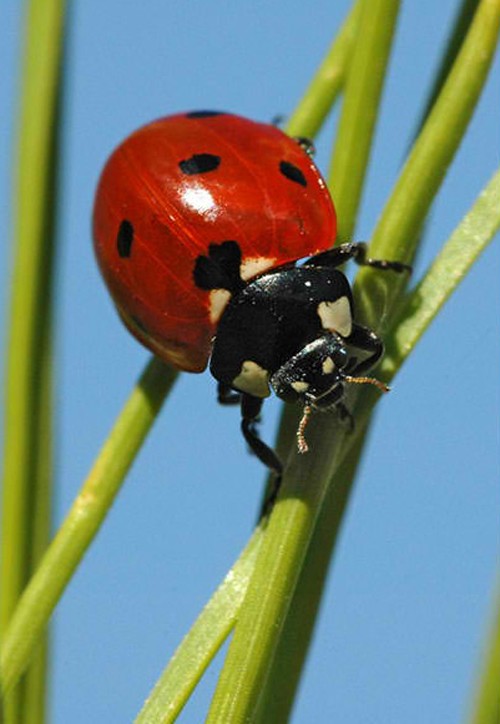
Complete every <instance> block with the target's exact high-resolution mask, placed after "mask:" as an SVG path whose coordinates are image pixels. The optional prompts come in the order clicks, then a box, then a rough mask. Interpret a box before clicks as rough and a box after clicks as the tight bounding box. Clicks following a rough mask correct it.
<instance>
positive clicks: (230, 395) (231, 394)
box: [217, 382, 241, 405]
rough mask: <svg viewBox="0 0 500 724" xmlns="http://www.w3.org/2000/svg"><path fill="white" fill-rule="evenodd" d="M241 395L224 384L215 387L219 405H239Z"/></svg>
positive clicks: (220, 383)
mask: <svg viewBox="0 0 500 724" xmlns="http://www.w3.org/2000/svg"><path fill="white" fill-rule="evenodd" d="M240 401H241V394H240V393H239V392H236V391H235V390H233V388H232V387H231V386H230V385H228V384H226V383H225V382H219V384H218V385H217V402H218V403H219V404H221V405H239V403H240Z"/></svg>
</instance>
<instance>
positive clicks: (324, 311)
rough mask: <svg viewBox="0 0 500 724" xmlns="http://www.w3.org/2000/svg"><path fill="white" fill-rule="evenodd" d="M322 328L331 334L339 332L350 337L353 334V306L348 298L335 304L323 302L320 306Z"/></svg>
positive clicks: (319, 313)
mask: <svg viewBox="0 0 500 724" xmlns="http://www.w3.org/2000/svg"><path fill="white" fill-rule="evenodd" d="M318 315H319V318H320V319H321V326H322V327H323V329H327V330H328V331H329V332H337V333H338V334H340V335H341V336H342V337H348V336H349V335H350V334H351V332H352V316H351V305H350V304H349V300H348V298H347V297H340V298H339V299H336V300H335V301H334V302H321V303H320V304H319V305H318Z"/></svg>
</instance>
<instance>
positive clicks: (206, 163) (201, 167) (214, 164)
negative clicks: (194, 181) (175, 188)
mask: <svg viewBox="0 0 500 724" xmlns="http://www.w3.org/2000/svg"><path fill="white" fill-rule="evenodd" d="M219 164H220V156H215V155H214V154H213V153H195V154H194V155H193V156H191V158H186V159H185V160H184V161H179V168H180V170H181V171H182V173H185V174H186V175H187V176H195V175H196V174H198V173H208V172H209V171H215V169H217V168H219Z"/></svg>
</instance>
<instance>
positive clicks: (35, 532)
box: [0, 0, 64, 724]
mask: <svg viewBox="0 0 500 724" xmlns="http://www.w3.org/2000/svg"><path fill="white" fill-rule="evenodd" d="M63 21H64V2H63V1H62V0H49V1H48V2H44V1H43V0H32V1H31V2H30V3H29V5H28V6H27V17H26V34H25V44H24V67H23V79H22V98H21V118H20V126H19V131H18V132H19V139H18V143H19V148H18V153H17V159H16V161H17V169H16V170H17V174H16V189H15V192H14V194H13V197H14V201H15V209H14V227H15V247H14V267H13V275H12V297H11V317H10V333H9V350H8V358H7V365H6V373H7V374H6V394H5V452H4V484H3V505H2V551H1V574H0V587H1V590H2V597H1V603H0V631H1V633H2V636H3V634H4V632H5V629H6V627H7V625H8V623H9V621H10V618H11V616H12V612H13V610H14V608H15V606H16V604H17V601H18V599H19V596H20V594H21V591H22V589H23V587H24V585H25V584H26V582H27V580H28V579H29V576H30V575H31V573H32V572H33V570H34V568H35V567H36V565H37V563H38V560H39V558H40V556H41V554H42V552H43V550H44V549H45V547H46V545H47V542H48V537H49V530H50V518H51V508H50V497H51V487H52V475H53V472H52V436H51V429H52V395H51V390H52V370H51V317H52V304H51V301H52V286H53V267H54V250H55V243H54V239H55V233H54V227H55V224H54V218H55V203H54V199H55V193H54V189H55V184H56V180H55V179H56V166H57V162H56V160H57V134H58V130H59V124H58V110H59V97H60V88H61V60H62V37H63ZM45 676H46V674H45V665H44V660H43V657H42V658H39V663H38V665H37V667H36V669H34V671H33V672H32V673H30V675H29V677H28V680H27V681H26V682H24V683H25V686H24V687H23V688H22V689H20V690H18V691H17V692H16V693H14V694H13V695H12V696H11V697H9V701H8V702H7V714H8V718H9V719H10V720H11V721H23V720H26V718H27V717H28V716H29V717H30V719H29V721H30V722H33V723H34V724H35V723H36V722H41V721H43V720H44V698H45V689H46V683H45Z"/></svg>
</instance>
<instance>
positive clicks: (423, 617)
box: [0, 0, 500, 724]
mask: <svg viewBox="0 0 500 724" xmlns="http://www.w3.org/2000/svg"><path fill="white" fill-rule="evenodd" d="M20 5H21V3H19V2H18V0H5V2H4V3H2V9H1V11H0V21H1V22H0V27H2V43H1V44H0V67H1V68H2V73H1V80H0V83H1V85H0V93H1V108H2V113H1V114H0V161H1V170H0V174H1V175H0V199H1V200H2V202H1V204H2V205H1V208H2V214H1V218H0V225H1V227H0V238H1V240H2V241H1V259H0V268H1V274H2V278H1V280H0V290H1V292H0V293H1V302H2V308H5V305H6V304H7V290H8V285H7V281H8V268H9V266H8V265H9V258H10V257H9V253H8V245H7V243H6V242H7V240H8V237H9V233H10V228H11V227H10V223H11V222H10V218H9V203H10V199H11V191H10V189H9V182H10V167H11V161H12V143H13V138H12V132H13V112H14V109H15V103H16V95H17V90H18V59H19V55H20V39H19V31H20V12H19V6H20ZM403 5H404V7H403V10H402V13H401V18H400V22H399V26H398V32H397V39H396V43H395V47H394V53H393V56H392V63H391V72H390V75H389V78H388V82H387V84H386V87H385V93H384V101H383V110H382V115H381V119H380V123H379V126H378V130H377V135H376V139H375V146H374V149H373V154H372V161H371V166H370V171H369V174H368V178H367V186H366V189H365V194H364V199H363V204H362V208H361V214H360V219H359V224H358V227H357V229H356V238H359V239H367V238H369V236H370V233H371V230H372V228H373V226H374V223H375V222H376V219H377V217H378V215H379V213H380V210H381V208H382V207H383V204H384V201H385V199H386V197H387V195H388V194H389V192H390V190H391V188H392V186H393V183H394V180H395V178H396V176H397V173H398V169H399V168H400V163H401V160H402V158H403V157H404V153H405V149H406V148H407V145H408V142H409V140H410V138H411V135H412V132H413V130H414V123H415V118H416V117H417V116H418V114H419V112H420V110H421V108H422V103H423V100H424V98H425V95H426V89H427V88H428V85H429V82H430V80H431V78H432V77H433V72H434V69H435V67H436V63H437V60H438V57H439V53H440V50H441V48H442V46H443V42H444V40H445V37H446V31H447V29H448V28H449V26H450V22H451V19H452V17H453V13H454V8H455V6H456V2H455V0H453V1H452V0H441V2H439V3H436V2H435V1H434V0H421V1H420V2H410V0H408V2H406V3H404V4H403ZM348 7H349V3H348V2H347V1H340V0H339V1H338V2H336V3H331V2H326V0H316V2H314V3H312V4H310V5H308V6H307V8H306V6H305V5H304V4H303V3H299V2H297V0H289V2H288V3H286V4H284V3H278V2H263V0H253V2H242V0H236V1H234V2H231V3H230V2H227V0H226V1H223V0H212V2H210V3H208V2H200V1H199V0H191V2H183V3H174V2H162V0H149V2H147V3H132V2H123V0H122V1H121V2H118V0H109V2H106V3H103V2H98V0H87V1H86V2H74V3H73V6H72V12H71V14H70V26H71V27H70V39H69V43H68V83H67V93H66V107H65V131H64V153H65V163H64V167H63V174H62V189H61V191H62V195H61V209H62V222H61V227H60V235H61V237H60V242H61V258H60V265H59V280H58V309H57V331H58V339H57V372H58V389H57V413H58V432H59V449H58V453H57V459H58V488H57V503H56V515H57V520H58V521H60V520H61V519H62V518H63V516H64V514H65V512H66V511H67V510H68V508H69V506H70V504H71V501H72V500H73V498H74V496H75V494H76V493H77V491H78V488H79V487H80V485H81V483H82V481H83V479H84V477H85V475H86V473H87V472H88V470H89V468H90V466H91V464H92V461H93V459H94V457H95V455H96V453H97V452H98V450H99V448H100V446H101V444H102V442H103V440H104V439H105V437H106V435H107V433H108V431H109V429H110V427H111V425H112V424H113V421H114V419H115V417H116V415H117V414H118V412H119V410H120V409H121V406H122V404H123V402H124V400H125V399H126V397H127V395H128V394H129V391H130V388H131V386H132V384H133V382H134V381H135V380H136V378H137V376H138V375H139V373H140V371H141V369H142V368H143V366H144V364H145V362H146V360H147V358H148V354H147V352H146V351H145V350H143V349H142V348H141V347H140V346H139V345H138V344H137V343H136V342H135V341H134V340H133V339H132V338H131V337H130V336H129V335H128V334H127V333H126V332H125V331H124V329H123V328H122V326H121V325H120V323H119V322H118V319H117V317H116V314H115V312H114V310H113V308H112V305H111V303H110V301H109V298H108V296H107V293H106V291H105V289H104V286H103V284H102V282H101V279H100V277H99V275H98V272H97V268H96V265H95V262H94V258H93V253H92V247H91V238H90V216H91V208H92V201H93V193H94V188H95V184H96V180H97V177H98V174H99V172H100V169H101V167H102V164H103V163H104V161H105V158H106V157H107V155H108V154H109V152H110V151H111V150H112V148H113V147H114V146H115V145H116V144H117V143H118V142H119V141H121V140H122V139H123V138H124V137H125V136H126V135H127V134H128V133H129V132H131V131H132V130H133V129H135V128H136V127H137V126H139V125H141V124H143V123H145V122H147V121H149V120H152V119H153V118H156V117H158V116H161V115H166V114H170V113H173V112H177V111H181V110H188V109H199V108H207V107H208V108H219V109H225V110H232V111H234V112H237V113H241V114H243V115H247V116H250V117H253V118H255V119H259V120H270V119H272V118H273V117H274V116H275V115H276V114H285V115H286V114H289V113H290V112H291V111H292V109H293V108H294V106H295V104H296V103H297V101H298V99H299V98H300V96H301V93H302V91H303V89H304V88H305V86H306V84H307V82H308V80H309V78H310V76H311V74H312V72H313V71H314V69H315V68H316V67H317V65H318V63H319V62H320V60H321V58H322V55H323V54H324V52H325V50H326V48H327V47H328V45H329V42H330V41H331V38H332V37H333V34H334V32H335V30H336V28H338V26H339V24H340V22H341V20H342V18H343V17H344V16H345V14H346V12H347V9H348ZM499 81H500V67H499V62H498V59H497V62H496V64H495V67H494V69H493V72H492V74H491V76H490V80H489V83H488V86H487V89H486V92H485V94H484V95H483V98H482V101H481V104H480V106H479V109H478V111H477V113H476V115H475V117H474V121H473V123H472V126H471V129H470V133H469V136H468V138H467V140H466V142H465V143H464V144H463V146H462V148H461V150H460V153H459V154H458V157H457V159H456V162H455V163H454V166H453V168H452V170H451V172H450V173H449V175H448V177H447V179H446V182H445V184H444V186H443V189H442V192H441V193H440V195H439V197H438V200H437V203H436V205H435V207H434V210H433V213H432V217H431V221H430V223H429V225H428V235H427V239H426V243H425V247H424V250H423V252H422V254H421V257H420V259H419V263H418V265H417V268H416V271H415V275H414V278H415V279H418V278H419V276H420V274H421V273H422V271H423V270H424V269H425V268H426V266H427V265H428V263H429V262H430V260H431V259H432V258H433V256H434V255H435V253H436V251H437V249H439V247H440V246H441V245H442V243H443V241H444V240H445V239H446V238H447V237H448V236H449V234H450V232H451V231H452V230H453V228H454V227H455V225H456V224H457V222H458V221H459V220H460V219H461V217H462V216H463V214H464V213H465V211H466V210H467V209H468V208H469V206H470V205H471V203H472V202H473V200H474V198H475V197H476V195H477V194H478V192H479V191H480V189H481V188H482V187H483V186H484V185H485V183H486V182H487V181H488V179H489V178H490V176H491V174H492V173H493V171H494V170H495V167H496V165H497V164H498V157H499V154H498V149H499V135H500V134H499V117H500V113H499V106H498V87H499ZM334 120H335V119H334V118H332V119H331V120H330V122H329V123H328V127H327V128H326V129H325V133H324V134H323V136H322V139H321V140H320V142H319V153H318V157H317V159H318V164H319V166H320V167H321V168H322V169H323V170H326V169H327V165H328V154H327V149H328V144H329V138H330V137H331V135H332V130H333V123H332V121H334ZM499 257H500V254H499V248H498V243H496V244H494V245H493V246H492V247H491V248H490V249H489V250H488V251H487V252H486V253H485V254H484V256H483V258H482V259H481V260H480V261H479V263H478V264H477V265H476V266H475V267H474V269H473V271H472V273H471V274H470V275H469V277H468V278H467V280H466V282H465V283H464V284H463V285H462V287H461V288H460V290H459V292H458V293H457V294H456V295H455V296H454V297H453V299H452V300H451V302H450V303H449V304H448V305H447V307H446V309H445V310H444V312H443V313H442V314H441V315H440V317H439V319H438V320H437V321H436V322H435V324H434V325H433V326H432V329H431V330H430V331H429V333H428V334H427V335H426V337H425V339H424V340H423V341H422V342H421V344H420V345H419V347H418V349H417V351H416V352H415V354H414V355H412V358H411V360H410V361H409V362H408V363H407V365H406V366H405V367H404V369H403V370H402V372H401V373H400V375H399V376H398V377H397V378H396V380H395V383H394V388H393V392H392V393H391V395H390V396H388V397H387V398H386V399H384V400H383V401H382V403H381V404H380V405H379V408H378V412H377V420H376V424H375V426H374V429H373V433H372V435H371V440H370V444H369V446H368V449H367V454H366V457H365V459H364V462H363V464H362V468H361V475H360V479H359V483H358V486H357V489H356V492H355V495H354V498H353V501H352V505H351V507H350V510H349V514H348V516H347V520H346V525H345V527H344V530H343V535H342V540H341V545H340V546H339V550H338V556H337V558H336V561H335V565H334V567H333V572H332V575H331V576H330V581H329V584H328V588H327V591H326V595H325V597H324V601H323V606H322V612H321V617H320V620H319V624H318V627H317V631H316V636H315V640H314V644H313V646H312V650H311V655H310V657H309V661H308V664H307V668H306V671H305V675H304V678H303V681H302V686H301V689H300V694H299V697H298V701H297V706H296V709H295V712H294V717H293V721H294V722H300V723H303V722H313V721H314V722H330V721H337V722H342V723H343V724H364V723H365V722H366V723H367V724H368V723H370V724H373V722H383V723H384V724H393V723H394V724H396V723H397V722H398V723H399V722H401V721H404V722H405V723H406V724H413V723H415V724H417V723H418V724H420V723H421V722H425V723H426V724H433V723H436V724H437V723H438V722H439V724H443V722H444V723H448V722H457V721H460V720H462V719H463V717H464V714H465V713H466V712H467V710H468V707H469V705H470V699H471V694H472V691H473V687H474V680H475V676H476V672H477V668H478V664H479V662H480V655H481V647H482V643H483V641H484V639H485V635H486V631H487V624H488V621H489V619H490V614H491V612H492V594H493V591H494V587H495V563H496V559H497V557H498V543H499V533H498V531H499V520H498V511H499V502H500V501H499V488H498V459H499V457H498V456H499V439H498V438H499V436H498V401H499V374H498V369H499V367H498V363H499V351H500V350H499V347H500V341H499V340H500V336H499V322H498V302H499V296H500V293H499V288H500V285H499V283H498V279H499V261H500V258H499ZM2 341H4V338H2ZM214 392H215V389H214V383H213V381H212V379H211V378H210V376H209V374H208V373H206V374H204V375H185V376H183V377H182V379H181V380H180V381H179V383H178V384H177V386H176V388H175V390H174V392H173V394H172V396H171V397H170V399H169V401H168V404H167V406H166V407H165V409H164V411H163V413H162V414H161V416H160V417H159V419H158V421H157V423H156V425H155V427H154V429H153V432H152V434H151V435H150V437H149V439H148V441H147V442H146V444H145V446H144V448H143V450H142V451H141V454H140V455H139V458H138V459H137V461H136V463H135V465H134V467H133V469H132V472H131V474H130V475H129V478H128V480H127V482H126V484H125V487H124V489H123V491H122V492H121V494H120V496H119V498H118V501H117V502H116V504H115V506H114V508H113V510H112V512H111V514H110V515H109V518H108V520H107V521H106V524H105V526H104V528H103V529H102V530H101V532H100V534H99V536H98V538H97V540H96V541H95V543H94V545H93V546H92V548H91V550H90V551H89V553H88V554H87V556H86V557H85V559H84V561H83V563H82V565H81V566H80V569H79V571H78V573H77V575H76V576H75V578H74V580H73V581H72V583H71V585H70V587H69V588H68V590H67V592H66V594H65V595H64V598H63V600H62V602H61V604H60V606H59V607H58V609H57V612H56V615H55V617H54V623H55V626H54V629H53V632H54V639H53V642H54V656H55V661H54V667H53V690H52V704H51V717H50V721H51V722H55V724H63V723H64V724H65V723H66V722H68V721H71V722H72V724H87V723H88V722H90V721H92V722H106V723H110V722H127V721H131V720H132V719H133V717H134V715H135V714H136V713H137V711H138V710H139V709H140V707H141V704H142V702H143V700H144V698H145V697H146V695H147V694H148V692H149V691H150V689H151V687H152V685H153V683H154V682H155V680H156V679H157V677H158V675H159V673H160V671H161V670H162V668H163V666H164V664H165V663H166V661H167V660H168V659H169V658H170V656H171V654H172V653H173V651H174V649H175V647H176V646H177V644H178V643H179V641H180V640H181V638H182V636H183V635H184V633H185V632H186V631H187V630H188V628H189V627H190V625H191V623H192V622H193V620H194V619H195V617H196V615H197V614H198V612H199V611H200V609H201V607H202V606H203V604H204V603H205V602H206V600H207V599H208V598H209V596H210V595H211V593H212V591H213V590H214V588H215V587H216V586H217V585H218V583H219V582H220V580H221V579H222V578H223V576H224V574H225V573H226V571H227V570H228V568H229V567H230V566H231V564H232V562H233V561H234V560H235V558H236V557H237V556H238V554H239V551H240V550H241V548H242V547H243V545H244V544H245V541H246V540H247V538H248V536H249V534H250V531H251V528H252V524H253V521H254V519H255V514H256V509H257V505H258V501H259V499H260V495H261V483H262V480H263V471H262V468H261V466H260V465H259V463H258V462H256V461H255V460H254V459H252V458H251V457H249V455H248V454H247V452H246V450H245V448H244V445H243V443H242V441H241V439H240V434H239V429H238V412H237V410H230V409H229V410H228V409H223V408H219V407H218V406H217V404H216V403H215V399H214ZM278 412H279V407H278V405H277V404H276V403H275V402H274V401H273V402H272V403H268V404H267V405H266V410H265V424H264V427H263V434H264V437H265V439H267V440H270V439H272V435H273V434H274V429H275V425H276V421H277V416H278ZM220 663H221V659H220V657H219V659H218V660H217V662H216V665H214V666H213V667H212V668H211V669H210V670H209V671H208V673H207V674H206V676H205V678H204V680H203V682H202V684H201V685H200V687H199V689H198V690H197V692H196V694H195V695H194V696H193V698H192V700H191V702H190V703H189V705H188V706H187V707H186V709H185V711H184V712H183V714H182V716H181V717H180V721H181V722H187V723H191V722H194V723H196V722H200V721H202V720H203V717H204V713H205V711H206V708H207V705H208V702H209V700H210V697H211V694H212V692H213V687H214V685H215V682H216V680H217V674H218V670H219V667H220Z"/></svg>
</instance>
